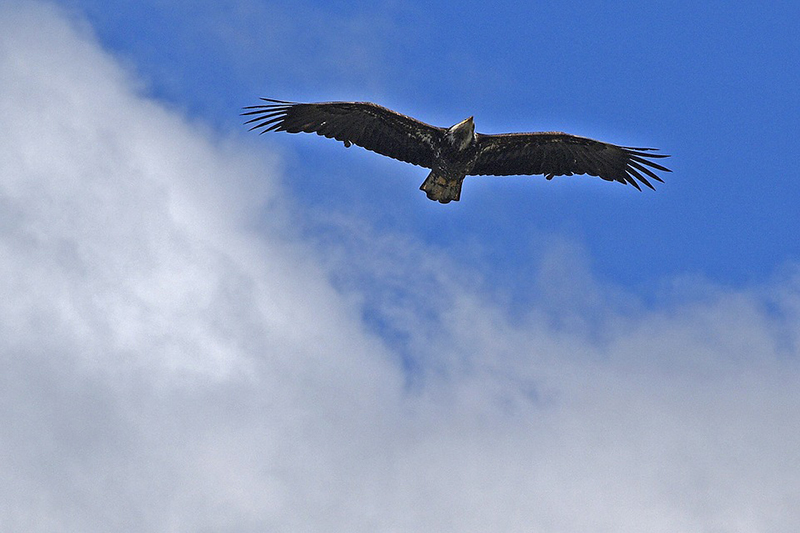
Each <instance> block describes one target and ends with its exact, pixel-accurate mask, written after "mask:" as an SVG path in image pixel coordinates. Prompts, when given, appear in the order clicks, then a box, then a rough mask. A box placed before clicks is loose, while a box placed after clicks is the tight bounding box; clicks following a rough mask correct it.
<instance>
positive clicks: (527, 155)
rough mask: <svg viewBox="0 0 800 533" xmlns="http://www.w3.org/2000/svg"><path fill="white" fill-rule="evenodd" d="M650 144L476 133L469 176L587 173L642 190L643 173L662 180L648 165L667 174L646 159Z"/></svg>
mask: <svg viewBox="0 0 800 533" xmlns="http://www.w3.org/2000/svg"><path fill="white" fill-rule="evenodd" d="M653 150H655V149H654V148H631V147H625V146H617V145H614V144H609V143H604V142H600V141H595V140H594V139H587V138H586V137H578V136H577V135H569V134H567V133H560V132H547V133H506V134H501V135H478V159H477V161H476V163H475V166H474V167H473V169H472V171H470V174H473V175H494V176H513V175H522V174H544V175H545V176H546V177H547V179H551V178H552V177H553V176H562V175H563V176H571V175H573V174H589V175H591V176H599V177H601V178H603V179H604V180H607V181H618V182H620V183H629V184H631V185H633V186H634V187H636V188H637V189H639V190H641V187H639V184H638V183H637V180H638V181H640V182H641V183H644V184H645V185H647V186H648V187H650V188H651V189H652V188H653V185H651V184H650V182H649V181H648V179H647V178H648V177H650V178H652V179H654V180H656V181H661V182H662V183H663V180H662V179H661V178H659V177H658V175H656V173H655V172H653V170H652V169H655V170H661V171H663V172H671V171H670V170H669V169H668V168H665V167H663V166H661V165H659V164H657V163H655V162H653V161H651V159H654V158H661V157H669V156H667V155H664V154H654V153H652V151H653Z"/></svg>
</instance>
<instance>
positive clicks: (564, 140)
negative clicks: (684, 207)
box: [242, 98, 671, 204]
mask: <svg viewBox="0 0 800 533" xmlns="http://www.w3.org/2000/svg"><path fill="white" fill-rule="evenodd" d="M261 100H263V101H264V102H265V103H264V104H261V105H255V106H248V107H245V110H246V111H245V112H244V113H242V115H244V116H252V118H250V119H249V120H247V122H245V124H254V125H253V126H252V127H251V128H250V129H251V130H256V129H261V130H262V131H261V133H265V132H267V131H286V132H289V133H300V132H305V133H316V134H317V135H322V136H324V137H328V138H334V139H336V140H337V141H342V142H343V143H344V145H345V146H346V147H349V146H351V145H353V144H355V145H358V146H361V147H362V148H366V149H367V150H371V151H373V152H377V153H379V154H381V155H385V156H388V157H391V158H393V159H397V160H400V161H405V162H406V163H411V164H413V165H419V166H421V167H425V168H429V169H431V173H430V174H428V177H427V178H426V179H425V181H424V182H423V183H422V185H421V186H420V189H421V190H423V191H425V194H426V195H427V196H428V198H429V199H431V200H435V201H438V202H441V203H443V204H446V203H448V202H450V201H458V200H459V199H460V198H461V185H462V183H463V182H464V178H465V177H466V176H480V175H493V176H513V175H523V174H543V175H544V176H545V178H546V179H548V180H550V179H552V178H553V176H571V175H573V174H589V175H590V176H598V177H600V178H602V179H604V180H606V181H618V182H620V183H623V184H625V183H627V184H630V185H633V186H634V187H636V188H637V189H639V190H641V187H640V186H639V183H637V181H638V182H641V183H643V184H644V185H646V186H648V187H650V188H651V189H653V188H654V187H653V185H652V184H651V183H650V181H649V180H648V178H652V179H654V180H656V181H660V182H662V183H663V180H662V179H661V178H660V177H658V175H656V173H655V172H654V171H653V169H655V170H660V171H663V172H671V171H670V170H669V169H668V168H666V167H663V166H661V165H659V164H658V163H655V162H654V161H652V159H656V158H661V157H669V156H667V155H664V154H655V153H653V152H654V151H655V150H656V149H655V148H632V147H629V146H617V145H615V144H610V143H605V142H602V141H596V140H594V139H589V138H586V137H579V136H577V135H570V134H568V133H562V132H537V133H501V134H497V135H486V134H483V133H476V132H475V123H474V122H473V117H469V118H466V119H464V120H462V121H461V122H459V123H458V124H455V125H453V126H451V127H449V128H439V127H436V126H431V125H430V124H426V123H424V122H421V121H419V120H417V119H414V118H411V117H409V116H406V115H403V114H400V113H397V112H396V111H392V110H391V109H387V108H385V107H383V106H379V105H377V104H373V103H371V102H318V103H309V104H303V103H295V102H286V101H283V100H273V99H271V98H262V99H261Z"/></svg>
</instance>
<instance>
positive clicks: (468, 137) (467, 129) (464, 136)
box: [447, 117, 475, 150]
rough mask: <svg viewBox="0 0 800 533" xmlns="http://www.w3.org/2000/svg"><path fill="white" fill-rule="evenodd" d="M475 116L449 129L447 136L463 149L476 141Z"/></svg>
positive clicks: (451, 141)
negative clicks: (473, 119)
mask: <svg viewBox="0 0 800 533" xmlns="http://www.w3.org/2000/svg"><path fill="white" fill-rule="evenodd" d="M472 118H473V117H469V118H465V119H464V120H462V121H461V122H459V123H458V124H456V125H454V126H450V127H449V128H448V129H447V138H448V140H449V141H450V143H451V144H452V145H453V146H455V147H457V148H458V149H460V150H463V149H464V148H466V147H467V146H469V145H470V144H471V143H472V142H474V141H475V123H474V122H473V121H472Z"/></svg>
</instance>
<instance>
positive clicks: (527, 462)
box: [0, 3, 800, 532]
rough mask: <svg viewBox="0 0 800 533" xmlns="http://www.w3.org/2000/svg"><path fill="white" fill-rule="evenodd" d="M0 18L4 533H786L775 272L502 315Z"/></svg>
mask: <svg viewBox="0 0 800 533" xmlns="http://www.w3.org/2000/svg"><path fill="white" fill-rule="evenodd" d="M1 9H2V11H0V15H2V16H0V80H3V83H0V128H2V130H1V131H3V141H2V143H3V144H2V150H0V279H3V280H4V281H3V282H2V284H1V285H0V365H2V368H1V369H0V375H1V376H2V382H1V383H2V385H3V386H2V387H1V388H0V425H1V426H2V428H3V429H2V438H0V470H1V471H2V472H3V473H4V475H3V478H2V481H0V529H2V530H3V531H54V530H58V531H81V532H87V531H109V530H113V531H203V530H208V531H264V530H280V531H326V532H330V531H348V532H352V531H546V532H573V531H574V532H577V531H615V532H626V531H631V532H632V531H637V532H638V531H642V530H646V531H653V532H661V531H663V532H666V531H670V532H673V531H709V532H712V531H713V532H739V531H742V532H743V531H769V532H790V531H796V530H797V529H798V527H800V514H799V513H800V511H798V505H797V503H798V501H797V487H798V486H800V467H798V466H797V465H798V464H800V461H798V459H800V458H799V457H798V452H797V450H798V449H800V418H799V417H798V416H797V414H798V412H800V411H799V410H800V392H798V387H797V385H798V377H799V376H800V373H798V369H797V364H798V343H799V342H800V337H799V334H800V305H799V304H800V290H798V283H797V279H798V277H797V276H796V275H793V274H791V273H790V274H787V275H786V276H784V277H783V278H781V279H779V280H776V281H774V282H772V283H770V284H768V285H765V287H766V288H764V289H757V290H756V289H753V290H740V291H732V290H722V289H710V290H709V291H708V293H707V295H706V296H705V297H704V298H702V299H701V298H692V299H688V301H683V302H675V303H671V304H669V305H663V306H662V307H660V308H657V309H652V308H649V307H648V306H645V305H643V304H641V303H637V301H636V299H635V298H634V297H632V296H630V295H624V294H620V291H618V290H614V289H613V288H608V287H603V286H601V285H600V284H598V283H597V282H596V281H595V280H593V279H592V277H591V274H590V271H589V270H588V268H584V269H582V270H579V275H578V276H577V277H576V276H574V275H571V274H569V272H570V271H571V270H569V269H567V268H565V267H567V266H574V264H575V254H574V252H571V251H570V250H569V249H568V248H567V249H566V251H564V249H557V250H556V251H555V252H554V254H553V256H552V259H551V260H549V261H548V262H545V263H544V264H543V266H542V269H541V272H540V273H539V274H538V276H539V279H540V280H541V281H540V283H541V284H542V286H543V287H562V288H563V290H559V291H556V292H554V293H552V294H550V295H549V296H547V297H548V298H549V300H548V302H546V303H543V304H542V305H540V306H537V307H536V308H535V309H532V310H530V311H529V312H526V313H523V314H522V315H521V316H511V313H510V311H509V309H508V308H507V307H506V306H504V305H503V304H502V303H500V302H499V301H493V300H491V299H490V298H488V297H487V292H490V291H491V283H490V281H489V280H481V279H480V277H479V276H478V275H477V274H476V273H474V272H470V271H469V270H468V269H466V268H463V267H459V266H457V265H454V264H452V262H451V261H449V260H448V258H447V257H444V256H441V255H437V254H436V253H434V252H433V251H431V250H429V249H426V248H425V247H424V246H422V245H420V244H419V243H416V242H414V240H413V239H411V238H408V237H397V236H386V235H375V234H372V233H371V232H370V231H369V230H368V229H363V225H364V224H363V223H361V224H360V226H359V228H362V229H356V228H354V227H347V226H345V225H343V224H337V225H333V226H332V227H331V231H332V232H333V235H334V236H335V238H334V239H332V244H331V243H329V244H328V245H326V246H322V245H319V244H315V243H312V242H309V241H304V240H303V239H301V238H300V236H299V234H298V232H296V231H295V230H294V229H293V221H294V220H297V218H296V217H297V216H298V214H297V212H296V210H295V209H296V208H295V207H294V206H292V205H291V204H290V202H289V201H287V200H286V199H285V195H284V194H282V191H281V186H280V179H279V176H280V172H279V164H278V162H277V161H275V160H274V159H272V158H271V157H269V156H267V157H265V156H262V155H259V154H258V153H254V152H253V151H251V150H250V149H249V148H248V147H244V146H241V143H239V141H237V140H236V139H220V138H219V137H218V136H217V135H216V134H214V133H212V132H208V131H205V130H204V129H203V128H202V126H201V125H198V124H192V123H190V122H189V121H188V120H187V119H186V118H185V117H181V116H178V115H176V114H175V113H171V112H169V111H167V110H165V109H164V108H163V107H161V106H159V105H158V104H157V103H154V102H152V101H149V100H148V99H147V98H144V97H142V96H141V95H139V94H137V91H136V82H135V80H132V79H130V77H129V76H127V75H126V74H125V73H124V72H123V71H122V70H121V69H120V68H119V67H118V66H117V65H116V63H115V62H114V60H113V58H111V57H109V56H108V55H107V54H105V53H104V52H102V51H101V50H99V48H98V46H97V45H96V43H95V41H94V40H93V38H92V36H91V34H90V32H89V31H88V30H86V29H85V28H83V29H76V24H75V23H74V22H70V21H68V20H67V19H66V17H65V16H64V15H63V13H61V12H59V11H57V10H55V9H53V8H52V7H50V6H48V5H46V4H36V3H24V4H19V5H17V6H15V7H9V6H6V7H3V8H1ZM77 26H78V27H79V26H80V25H79V24H78V25H77ZM345 236H346V237H347V239H345ZM578 255H579V254H578ZM337 257H338V258H339V259H336V258H337ZM559 266H560V267H561V268H559ZM331 279H333V280H334V281H333V282H331V281H329V280H331ZM765 284H766V282H765ZM575 287H577V289H575ZM567 289H570V290H567ZM545 294H547V293H546V292H545ZM565 294H566V296H564V295H565ZM582 295H589V296H590V302H589V304H585V303H583V302H584V299H583V298H582V297H581V296H582ZM495 300H496V299H495ZM364 313H366V314H368V315H369V316H371V317H373V318H374V319H375V320H376V321H378V322H380V323H382V324H384V327H385V329H386V330H387V331H383V330H381V332H382V333H385V335H384V336H383V337H381V336H379V335H377V334H375V333H374V332H372V331H373V330H372V329H371V328H370V327H368V326H367V325H366V324H367V323H368V322H369V320H367V321H365V320H364V319H363V318H362V314H364ZM554 317H555V318H556V319H555V320H554ZM388 330H391V331H388ZM402 357H407V358H408V357H410V358H413V360H414V363H415V364H416V367H415V371H414V375H413V376H412V377H414V378H415V380H414V382H413V383H412V385H411V386H407V383H406V378H407V377H408V376H407V375H405V374H404V371H403V369H402V366H401V363H400V359H401V358H402Z"/></svg>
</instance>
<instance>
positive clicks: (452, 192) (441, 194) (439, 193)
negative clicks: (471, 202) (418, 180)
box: [419, 170, 464, 204]
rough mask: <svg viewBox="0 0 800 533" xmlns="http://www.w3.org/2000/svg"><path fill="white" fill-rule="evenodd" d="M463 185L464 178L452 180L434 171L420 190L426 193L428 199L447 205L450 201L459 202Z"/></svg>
mask: <svg viewBox="0 0 800 533" xmlns="http://www.w3.org/2000/svg"><path fill="white" fill-rule="evenodd" d="M462 183H464V178H463V177H461V178H456V179H450V178H447V176H444V175H443V174H437V173H436V171H435V170H434V171H433V172H431V173H430V174H428V177H427V178H425V181H423V182H422V185H420V187H419V188H420V190H422V191H425V194H426V195H428V199H430V200H434V201H437V202H440V203H443V204H446V203H448V202H450V201H454V202H457V201H458V200H459V198H461V184H462Z"/></svg>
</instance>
